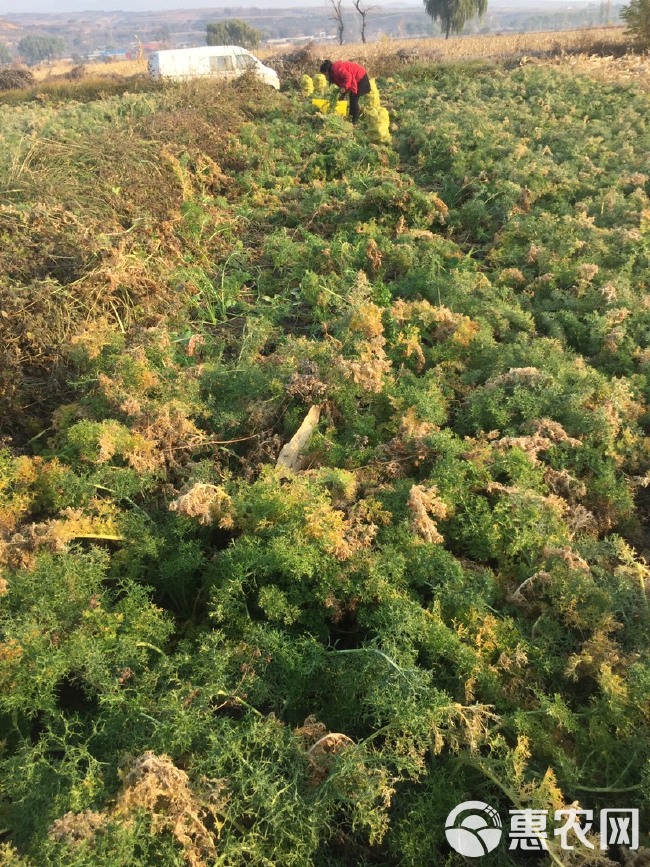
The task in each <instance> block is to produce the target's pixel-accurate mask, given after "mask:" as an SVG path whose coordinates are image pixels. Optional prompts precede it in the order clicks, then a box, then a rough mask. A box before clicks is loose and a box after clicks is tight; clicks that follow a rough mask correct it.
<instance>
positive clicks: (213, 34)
mask: <svg viewBox="0 0 650 867" xmlns="http://www.w3.org/2000/svg"><path fill="white" fill-rule="evenodd" d="M261 36H262V34H261V32H260V31H259V30H256V29H255V27H251V25H250V24H247V23H246V22H245V21H242V20H241V19H239V18H231V19H230V20H228V21H211V22H210V23H209V24H208V45H241V46H242V47H243V48H256V47H257V46H258V45H259V42H260V38H261Z"/></svg>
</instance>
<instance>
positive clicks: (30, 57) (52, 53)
mask: <svg viewBox="0 0 650 867" xmlns="http://www.w3.org/2000/svg"><path fill="white" fill-rule="evenodd" d="M64 49H65V42H64V40H63V39H62V38H61V37H60V36H24V37H23V38H22V39H21V40H20V42H19V43H18V51H19V52H20V55H21V57H22V58H23V59H24V60H25V62H26V63H29V64H30V65H32V64H34V63H40V62H41V61H42V60H51V59H52V58H53V57H56V56H57V55H59V54H62V53H63V50H64Z"/></svg>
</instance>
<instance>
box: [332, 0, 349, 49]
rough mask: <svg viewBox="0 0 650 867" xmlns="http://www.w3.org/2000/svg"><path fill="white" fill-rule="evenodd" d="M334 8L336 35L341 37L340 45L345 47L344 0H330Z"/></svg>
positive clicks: (333, 16)
mask: <svg viewBox="0 0 650 867" xmlns="http://www.w3.org/2000/svg"><path fill="white" fill-rule="evenodd" d="M330 4H331V6H332V18H333V19H334V21H336V33H337V35H338V37H339V45H343V31H344V30H345V24H344V23H343V0H330Z"/></svg>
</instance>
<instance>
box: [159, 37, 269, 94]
mask: <svg viewBox="0 0 650 867" xmlns="http://www.w3.org/2000/svg"><path fill="white" fill-rule="evenodd" d="M248 69H252V70H254V72H255V73H256V74H257V75H258V76H259V77H260V78H261V79H262V81H263V82H264V83H265V84H270V85H271V87H274V88H275V89H276V90H280V79H279V78H278V74H277V72H276V71H275V70H274V69H271V68H270V67H268V66H264V64H263V63H262V61H261V60H258V59H257V57H255V55H254V54H251V53H250V51H247V50H246V49H245V48H240V47H239V46H238V45H206V46H202V47H200V48H174V49H171V50H169V51H156V52H155V54H151V55H150V57H149V75H150V76H151V77H152V78H156V79H157V78H172V79H174V80H176V81H181V80H182V79H187V78H204V77H205V78H207V77H213V78H221V79H225V80H230V79H233V78H238V77H239V76H240V75H243V74H244V72H246V71H247V70H248Z"/></svg>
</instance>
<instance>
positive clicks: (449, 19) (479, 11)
mask: <svg viewBox="0 0 650 867" xmlns="http://www.w3.org/2000/svg"><path fill="white" fill-rule="evenodd" d="M424 8H425V10H426V12H427V15H430V16H431V17H432V18H433V20H434V21H440V26H441V27H442V29H443V31H444V33H445V37H446V38H447V39H449V34H450V33H461V32H462V30H463V28H464V26H465V24H466V23H467V22H468V21H471V20H472V18H476V16H477V15H478V16H483V15H484V14H485V11H486V9H487V0H424Z"/></svg>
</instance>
